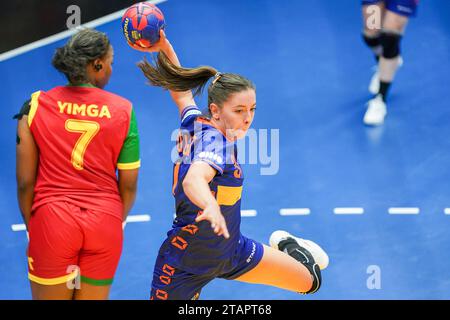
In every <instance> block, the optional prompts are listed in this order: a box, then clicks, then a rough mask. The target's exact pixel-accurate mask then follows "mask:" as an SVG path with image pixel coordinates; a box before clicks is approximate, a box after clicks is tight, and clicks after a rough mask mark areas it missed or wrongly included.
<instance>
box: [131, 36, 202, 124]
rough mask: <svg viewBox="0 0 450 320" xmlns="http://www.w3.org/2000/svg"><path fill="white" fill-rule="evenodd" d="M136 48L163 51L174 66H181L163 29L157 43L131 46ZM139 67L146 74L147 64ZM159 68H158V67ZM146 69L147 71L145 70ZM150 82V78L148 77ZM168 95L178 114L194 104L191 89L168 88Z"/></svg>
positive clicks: (145, 50)
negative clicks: (148, 45) (148, 46)
mask: <svg viewBox="0 0 450 320" xmlns="http://www.w3.org/2000/svg"><path fill="white" fill-rule="evenodd" d="M133 48H135V49H136V50H139V51H143V52H163V53H164V54H165V55H166V57H167V59H168V60H169V61H170V62H171V63H172V64H173V65H174V66H176V67H181V64H180V60H179V59H178V56H177V54H176V52H175V50H174V48H173V46H172V44H171V43H170V41H169V40H168V39H167V37H166V34H165V33H164V30H162V29H161V30H160V40H159V41H158V43H157V44H155V45H154V46H152V47H150V48H146V49H144V48H140V47H138V46H133ZM139 67H140V68H141V69H142V71H143V72H144V74H148V70H149V68H148V67H149V66H148V65H146V64H145V62H144V63H140V64H139ZM159 70H160V69H159ZM146 71H147V72H146ZM149 80H150V82H151V79H149ZM169 92H170V95H171V97H172V99H173V101H174V102H175V104H176V105H177V107H178V111H179V113H180V115H181V114H182V112H183V110H184V109H185V108H186V107H188V106H195V105H196V104H195V101H194V97H193V95H192V91H191V90H187V91H175V90H170V89H169Z"/></svg>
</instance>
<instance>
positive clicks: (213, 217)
mask: <svg viewBox="0 0 450 320" xmlns="http://www.w3.org/2000/svg"><path fill="white" fill-rule="evenodd" d="M203 220H208V221H209V222H210V223H211V228H212V229H214V233H216V234H217V235H218V236H224V237H225V239H228V238H230V234H229V233H228V228H227V223H226V222H225V218H224V217H223V215H222V213H221V212H220V207H219V205H218V204H217V203H213V204H211V205H208V206H207V207H205V209H204V210H203V212H202V213H201V214H200V215H198V216H197V218H196V219H195V222H200V221H203Z"/></svg>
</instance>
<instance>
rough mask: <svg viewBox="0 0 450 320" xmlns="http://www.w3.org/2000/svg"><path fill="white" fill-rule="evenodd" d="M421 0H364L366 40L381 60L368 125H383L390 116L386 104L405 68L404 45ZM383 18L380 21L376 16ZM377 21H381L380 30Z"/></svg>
mask: <svg viewBox="0 0 450 320" xmlns="http://www.w3.org/2000/svg"><path fill="white" fill-rule="evenodd" d="M418 2H419V0H362V12H363V20H364V21H363V23H364V31H363V39H364V42H365V43H366V44H367V46H368V47H369V48H370V49H372V51H373V53H374V54H375V58H376V60H377V64H378V67H377V70H376V72H375V74H374V75H373V77H372V80H371V82H370V86H369V91H370V92H371V93H372V94H374V95H375V96H374V98H373V99H371V100H370V101H369V102H368V108H367V111H366V113H365V115H364V123H365V124H367V125H374V126H377V125H381V124H383V122H384V118H385V117H386V114H387V108H386V100H387V96H388V91H389V88H390V86H391V84H392V82H393V80H394V77H395V74H396V72H397V69H398V68H399V67H400V66H401V65H402V64H403V60H402V58H401V55H400V54H401V50H400V42H401V40H402V37H403V35H404V32H405V29H406V25H407V23H408V20H409V18H410V17H413V16H415V15H416V11H417V5H418ZM377 14H380V17H379V18H380V19H374V18H376V17H374V15H377ZM374 21H380V22H381V25H379V26H377V25H375V24H374Z"/></svg>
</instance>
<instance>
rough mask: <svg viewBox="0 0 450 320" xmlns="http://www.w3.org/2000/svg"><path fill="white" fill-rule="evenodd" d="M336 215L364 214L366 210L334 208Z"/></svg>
mask: <svg viewBox="0 0 450 320" xmlns="http://www.w3.org/2000/svg"><path fill="white" fill-rule="evenodd" d="M333 212H334V214H363V213H364V208H334V210H333Z"/></svg>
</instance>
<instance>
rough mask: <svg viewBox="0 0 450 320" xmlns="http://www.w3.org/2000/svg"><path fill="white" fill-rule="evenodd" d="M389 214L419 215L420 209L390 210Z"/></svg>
mask: <svg viewBox="0 0 450 320" xmlns="http://www.w3.org/2000/svg"><path fill="white" fill-rule="evenodd" d="M388 212H389V214H419V212H420V209H419V208H389V210H388Z"/></svg>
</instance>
